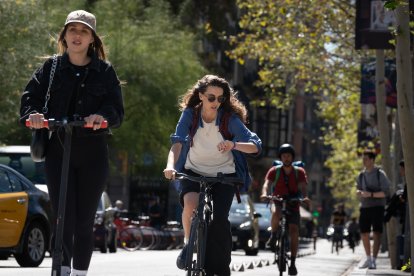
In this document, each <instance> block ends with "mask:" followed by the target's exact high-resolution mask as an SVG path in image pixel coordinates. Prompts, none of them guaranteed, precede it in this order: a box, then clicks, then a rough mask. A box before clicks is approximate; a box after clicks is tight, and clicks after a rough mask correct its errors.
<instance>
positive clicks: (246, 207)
mask: <svg viewBox="0 0 414 276" xmlns="http://www.w3.org/2000/svg"><path fill="white" fill-rule="evenodd" d="M240 196H241V203H238V202H237V199H236V197H235V198H234V199H233V203H232V205H231V208H230V213H229V221H230V224H231V232H232V240H233V250H236V249H239V248H240V249H243V250H244V251H245V252H246V255H251V256H255V255H257V253H258V251H259V221H258V218H259V217H260V216H261V215H260V214H258V213H256V212H255V209H254V205H253V202H252V200H251V199H250V197H249V195H247V194H242V195H240Z"/></svg>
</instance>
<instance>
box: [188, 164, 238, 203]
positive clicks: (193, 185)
mask: <svg viewBox="0 0 414 276" xmlns="http://www.w3.org/2000/svg"><path fill="white" fill-rule="evenodd" d="M183 173H185V174H187V175H191V176H200V175H199V174H197V173H195V172H193V171H192V170H183ZM225 176H229V177H237V174H236V173H232V174H225ZM190 192H194V193H199V192H200V183H198V182H194V181H191V180H188V179H183V180H181V192H180V204H181V207H183V208H184V195H185V194H186V193H190Z"/></svg>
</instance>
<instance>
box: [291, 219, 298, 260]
mask: <svg viewBox="0 0 414 276" xmlns="http://www.w3.org/2000/svg"><path fill="white" fill-rule="evenodd" d="M289 236H290V253H291V255H292V257H296V255H297V253H298V246H299V227H298V226H297V225H296V224H289Z"/></svg>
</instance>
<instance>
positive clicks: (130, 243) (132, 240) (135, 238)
mask: <svg viewBox="0 0 414 276" xmlns="http://www.w3.org/2000/svg"><path fill="white" fill-rule="evenodd" d="M119 241H120V244H121V246H122V248H123V249H125V250H127V251H135V250H137V249H138V248H140V246H141V245H142V233H141V230H140V229H139V228H138V227H136V226H134V225H129V226H127V227H125V228H124V229H122V230H121V232H120V233H119Z"/></svg>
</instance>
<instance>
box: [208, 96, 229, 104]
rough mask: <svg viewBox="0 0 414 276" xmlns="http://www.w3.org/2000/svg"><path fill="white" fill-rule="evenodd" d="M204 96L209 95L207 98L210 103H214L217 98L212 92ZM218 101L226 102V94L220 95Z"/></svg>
mask: <svg viewBox="0 0 414 276" xmlns="http://www.w3.org/2000/svg"><path fill="white" fill-rule="evenodd" d="M204 96H206V97H207V100H208V101H209V102H210V103H213V102H214V101H215V100H216V96H214V95H212V94H207V95H204ZM217 101H218V102H219V103H224V102H225V101H226V97H225V96H223V95H221V96H218V97H217Z"/></svg>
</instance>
